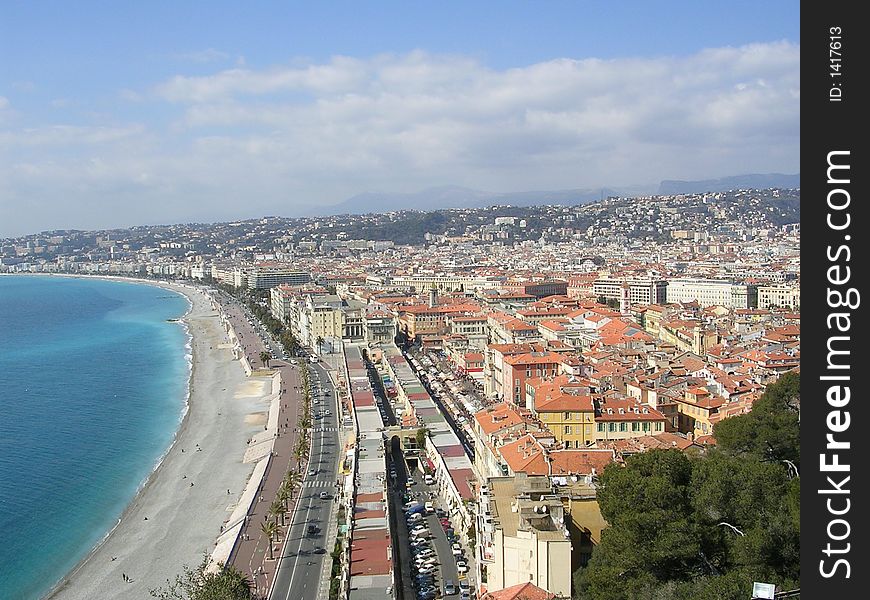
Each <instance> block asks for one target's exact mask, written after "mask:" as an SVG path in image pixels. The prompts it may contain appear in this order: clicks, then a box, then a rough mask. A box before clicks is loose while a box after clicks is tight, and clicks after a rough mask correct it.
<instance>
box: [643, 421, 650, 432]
mask: <svg viewBox="0 0 870 600" xmlns="http://www.w3.org/2000/svg"><path fill="white" fill-rule="evenodd" d="M643 430H644V431H649V422H647V421H644V424H643Z"/></svg>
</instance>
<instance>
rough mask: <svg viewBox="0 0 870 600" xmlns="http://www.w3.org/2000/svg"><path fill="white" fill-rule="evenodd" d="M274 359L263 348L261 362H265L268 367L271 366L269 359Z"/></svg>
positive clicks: (264, 364)
mask: <svg viewBox="0 0 870 600" xmlns="http://www.w3.org/2000/svg"><path fill="white" fill-rule="evenodd" d="M270 360H272V355H271V354H269V353H268V352H266V351H265V350H263V351H262V352H260V362H262V363H263V366H264V367H266V368H267V369H268V368H269V361H270Z"/></svg>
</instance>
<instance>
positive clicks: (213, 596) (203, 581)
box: [151, 554, 257, 600]
mask: <svg viewBox="0 0 870 600" xmlns="http://www.w3.org/2000/svg"><path fill="white" fill-rule="evenodd" d="M208 566H209V557H208V555H207V554H206V555H204V556H203V559H202V562H201V563H200V564H199V566H197V567H196V568H195V569H191V568H190V567H188V566H187V565H185V566H184V567H183V573H182V574H180V575H176V577H175V581H169V580H168V579H167V580H166V583H167V587H166V588H157V589H153V590H151V596H152V597H154V598H158V599H159V600H256V598H257V596H256V594H255V593H254V591H253V589H252V585H251V582H250V580H249V579H248V578H247V576H246V575H245V574H244V573H242V572H241V571H239V570H238V569H236V568H235V567H233V566H232V565H228V566H224V565H219V567H220V568H219V569H218V570H217V571H216V572H209V571H207V569H208Z"/></svg>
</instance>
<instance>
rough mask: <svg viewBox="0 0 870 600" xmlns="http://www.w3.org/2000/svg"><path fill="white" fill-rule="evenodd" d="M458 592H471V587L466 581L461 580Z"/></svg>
mask: <svg viewBox="0 0 870 600" xmlns="http://www.w3.org/2000/svg"><path fill="white" fill-rule="evenodd" d="M459 591H460V592H468V593H470V592H471V586H470V585H469V584H468V580H467V579H463V580H462V581H460V582H459Z"/></svg>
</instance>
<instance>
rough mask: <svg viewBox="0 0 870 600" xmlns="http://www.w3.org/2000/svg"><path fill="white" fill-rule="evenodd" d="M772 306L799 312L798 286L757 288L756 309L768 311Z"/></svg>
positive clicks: (763, 286)
mask: <svg viewBox="0 0 870 600" xmlns="http://www.w3.org/2000/svg"><path fill="white" fill-rule="evenodd" d="M774 306H778V307H780V308H784V307H788V308H794V309H798V310H799V309H800V306H801V289H800V286H799V285H794V284H780V285H762V286H759V287H758V308H763V309H768V308H771V307H774Z"/></svg>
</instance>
